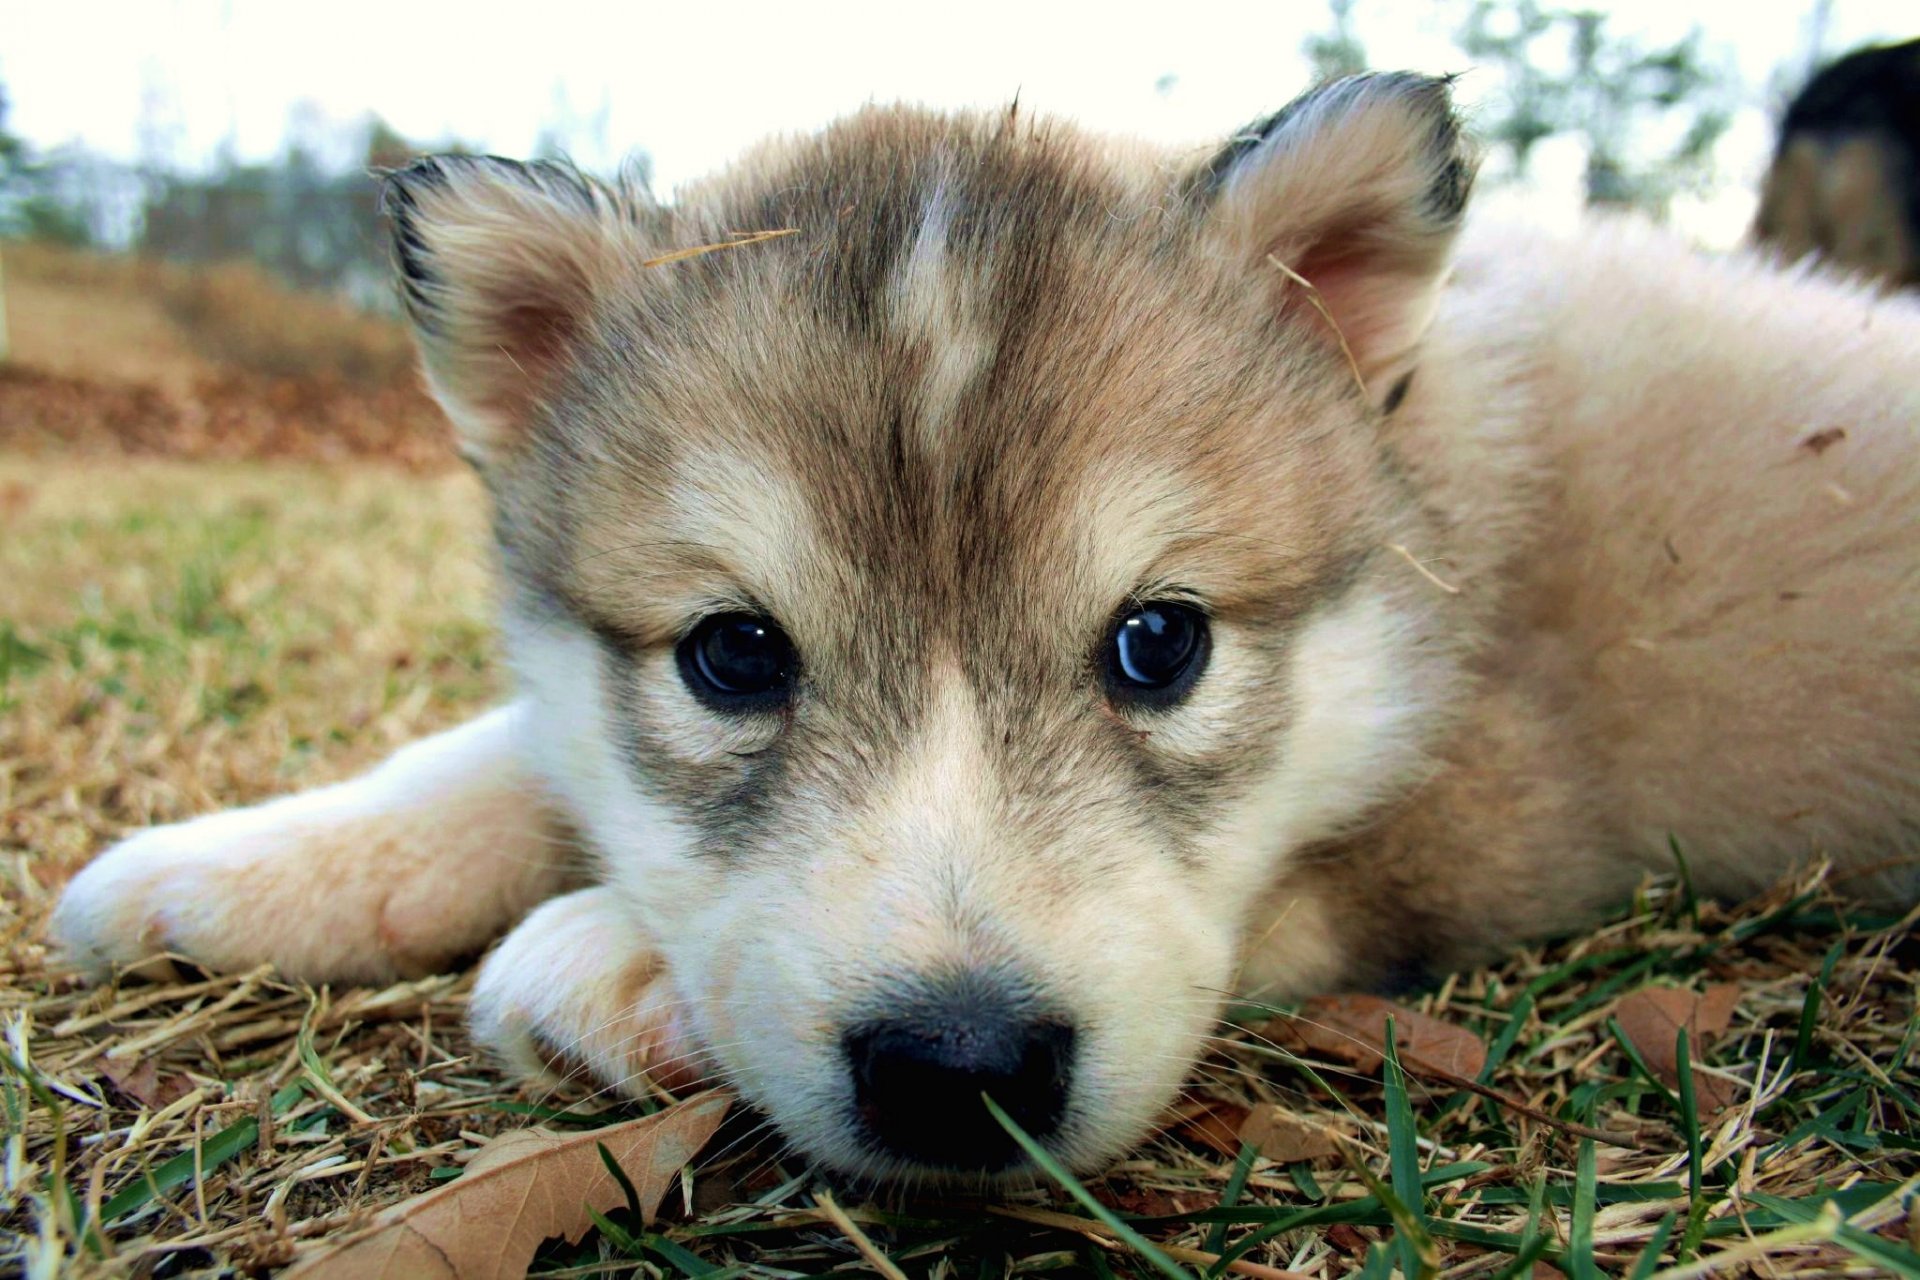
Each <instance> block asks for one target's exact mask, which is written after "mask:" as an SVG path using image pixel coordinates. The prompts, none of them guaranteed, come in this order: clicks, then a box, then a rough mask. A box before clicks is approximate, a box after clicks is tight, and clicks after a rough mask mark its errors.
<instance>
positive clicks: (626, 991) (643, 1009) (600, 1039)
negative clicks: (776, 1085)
mask: <svg viewBox="0 0 1920 1280" xmlns="http://www.w3.org/2000/svg"><path fill="white" fill-rule="evenodd" d="M684 1012H685V1010H684V1006H683V1004H682V1002H681V1000H680V998H679V997H678V995H677V994H676V993H675V991H674V987H673V983H672V981H671V980H670V979H669V977H668V976H667V972H666V967H665V964H664V962H663V961H662V958H661V956H660V953H659V952H658V951H657V950H656V949H655V948H654V946H653V943H652V940H651V939H649V938H648V937H647V936H646V934H645V933H644V932H643V931H642V930H641V929H640V927H639V926H638V925H636V924H635V923H634V921H633V918H632V913H630V912H629V911H627V910H626V909H625V908H624V907H623V906H622V905H621V903H620V899H619V896H618V894H617V893H616V892H615V891H614V890H612V889H610V888H607V887H605V886H599V887H595V888H591V889H581V890H579V891H577V892H574V893H569V894H567V895H565V896H564V897H559V898H555V899H553V900H552V901H551V902H548V903H545V904H543V905H542V906H541V907H539V908H538V909H537V910H535V911H534V912H533V913H532V914H531V915H529V916H528V917H527V918H526V919H525V920H523V921H521V923H520V925H519V927H518V928H516V929H515V930H514V931H513V932H512V933H510V934H508V935H507V938H506V941H504V942H502V943H501V944H500V945H499V946H498V947H497V948H495V949H494V951H493V953H492V954H491V955H489V956H488V957H487V959H486V963H485V964H483V965H482V966H481V968H480V978H479V981H478V982H476V983H475V984H474V990H473V1003H472V1007H471V1015H470V1016H471V1021H472V1023H473V1033H474V1038H475V1039H476V1040H478V1041H479V1042H480V1043H481V1044H482V1045H483V1046H485V1047H486V1048H487V1049H489V1050H491V1051H492V1052H493V1053H494V1054H495V1055H496V1056H498V1057H499V1058H501V1059H502V1060H503V1061H504V1062H505V1063H506V1064H507V1066H508V1067H509V1068H510V1069H511V1070H513V1071H514V1072H515V1073H516V1074H518V1075H520V1076H522V1077H523V1078H526V1079H530V1080H549V1081H551V1080H554V1079H556V1078H574V1079H584V1080H587V1081H591V1082H592V1083H593V1084H594V1085H595V1086H597V1087H599V1088H604V1089H611V1090H614V1091H616V1092H619V1093H625V1094H628V1095H631V1096H634V1097H645V1096H646V1094H647V1093H648V1086H649V1082H651V1083H653V1084H657V1085H659V1086H661V1087H663V1088H669V1089H678V1088H682V1087H684V1086H686V1085H690V1084H693V1083H695V1082H697V1081H698V1080H699V1079H700V1078H701V1077H702V1076H703V1075H705V1074H707V1070H706V1067H705V1064H704V1063H703V1062H702V1061H701V1059H700V1057H699V1054H698V1051H697V1050H696V1049H695V1048H694V1046H693V1043H692V1041H691V1039H690V1038H689V1036H688V1034H687V1030H686V1019H685V1018H684V1016H683V1015H684Z"/></svg>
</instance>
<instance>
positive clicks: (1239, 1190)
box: [1206, 1142, 1260, 1253]
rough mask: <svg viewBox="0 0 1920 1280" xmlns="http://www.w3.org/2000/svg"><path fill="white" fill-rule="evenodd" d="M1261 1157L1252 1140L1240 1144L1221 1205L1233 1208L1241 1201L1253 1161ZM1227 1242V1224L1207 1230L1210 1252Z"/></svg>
mask: <svg viewBox="0 0 1920 1280" xmlns="http://www.w3.org/2000/svg"><path fill="white" fill-rule="evenodd" d="M1259 1158H1260V1152H1259V1151H1258V1150H1257V1149H1256V1148H1255V1147H1254V1145H1253V1144H1252V1143H1250V1142H1243V1143H1241V1144H1240V1154H1239V1156H1238V1157H1237V1158H1235V1160H1234V1162H1233V1172H1232V1173H1230V1174H1228V1175H1227V1186H1226V1190H1224V1191H1222V1192H1221V1193H1220V1207H1221V1208H1222V1209H1231V1208H1233V1207H1234V1206H1235V1205H1237V1204H1239V1203H1240V1197H1241V1195H1242V1194H1244V1193H1245V1191H1246V1189H1247V1179H1248V1178H1250V1177H1252V1176H1253V1162H1254V1161H1255V1160H1257V1159H1259ZM1226 1244H1227V1224H1226V1223H1224V1222H1216V1223H1214V1224H1213V1230H1211V1231H1209V1232H1207V1244H1206V1249H1207V1252H1208V1253H1218V1252H1220V1250H1222V1249H1224V1248H1225V1247H1226Z"/></svg>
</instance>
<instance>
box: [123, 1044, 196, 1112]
mask: <svg viewBox="0 0 1920 1280" xmlns="http://www.w3.org/2000/svg"><path fill="white" fill-rule="evenodd" d="M100 1074H101V1075H103V1076H105V1077H106V1078H107V1079H109V1080H111V1081H113V1087H114V1088H116V1089H118V1090H119V1091H120V1092H121V1093H124V1094H126V1095H127V1096H128V1097H129V1098H132V1099H133V1100H134V1101H135V1102H137V1103H139V1104H140V1105H141V1106H143V1107H146V1108H147V1109H148V1110H151V1111H161V1110H164V1109H166V1108H167V1107H169V1106H171V1105H173V1104H174V1103H176V1102H178V1101H180V1099H182V1098H184V1097H186V1096H187V1095H188V1094H190V1093H192V1092H193V1081H191V1080H189V1079H187V1077H185V1076H183V1075H180V1074H178V1073H172V1074H168V1075H164V1076H163V1075H161V1074H160V1066H159V1064H158V1063H157V1062H156V1061H154V1059H152V1058H142V1059H140V1061H139V1062H137V1063H135V1064H134V1065H132V1066H131V1067H129V1066H127V1065H126V1064H125V1063H124V1062H121V1061H118V1060H116V1059H114V1058H111V1057H109V1058H107V1059H105V1061H103V1062H102V1063H101V1067H100Z"/></svg>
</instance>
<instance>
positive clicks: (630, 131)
mask: <svg viewBox="0 0 1920 1280" xmlns="http://www.w3.org/2000/svg"><path fill="white" fill-rule="evenodd" d="M9 9H10V12H9V14H8V16H7V20H6V22H5V27H4V31H0V237H3V238H4V244H3V245H0V272H3V273H4V274H3V275H0V280H4V296H5V312H4V317H5V330H4V331H5V335H6V336H5V338H4V339H0V343H4V347H0V350H4V351H5V353H6V355H7V357H8V375H9V376H8V378H7V380H6V382H5V383H4V384H0V392H3V393H0V433H3V434H4V437H5V438H6V439H7V440H9V441H12V442H15V443H20V442H22V441H23V440H25V441H27V442H31V440H32V439H38V438H41V437H47V436H53V437H63V438H68V440H69V442H71V438H72V437H75V436H78V435H85V434H87V432H88V431H90V430H93V429H95V428H99V429H102V430H105V431H106V432H107V433H108V434H113V435H115V436H116V437H118V438H122V442H123V443H124V442H125V441H126V439H131V440H132V442H133V443H134V444H135V445H136V446H138V445H139V443H140V441H141V439H142V438H143V437H146V436H151V437H153V439H154V441H156V442H157V441H159V440H160V439H162V438H165V439H166V440H170V441H173V442H175V444H178V443H179V441H180V440H181V439H190V440H191V441H192V442H193V443H194V444H195V447H198V448H202V449H210V450H214V451H216V452H217V451H222V450H226V451H231V452H237V453H246V452H251V451H257V450H259V449H263V448H266V449H271V448H274V447H276V441H277V447H280V448H282V449H285V450H291V451H295V452H298V451H300V450H301V449H317V450H319V451H320V452H323V453H324V452H329V451H332V452H338V451H342V450H344V451H355V450H362V449H375V450H379V449H388V450H391V451H396V452H398V453H399V454H401V455H408V454H409V450H415V451H419V450H424V451H425V452H427V453H432V452H434V451H435V449H437V448H438V445H437V444H431V443H422V442H423V441H425V442H433V441H437V435H436V433H435V432H434V431H433V430H430V429H425V430H417V429H416V428H417V427H419V423H418V422H416V419H420V418H421V415H422V414H423V413H425V414H426V416H425V418H424V419H423V420H424V421H426V422H428V423H431V422H432V418H431V414H430V413H428V412H427V411H425V409H424V406H423V405H421V404H420V403H419V402H418V398H417V396H416V395H415V394H414V393H413V391H412V380H411V375H410V372H409V367H408V365H409V361H408V353H407V349H406V345H405V343H404V342H403V341H402V340H401V338H400V335H399V333H398V331H397V330H396V329H395V328H394V326H393V324H392V323H391V319H390V317H391V313H392V295H391V292H390V290H389V288H388V285H387V281H386V272H385V257H384V249H383V246H382V241H381V237H380V234H379V228H378V214H377V208H376V205H377V200H376V194H375V186H374V184H373V182H372V180H371V178H370V172H371V171H372V170H375V169H378V168H380V167H382V166H390V165H395V164H399V163H403V162H404V161H405V160H406V159H407V158H408V157H409V156H411V155H413V154H416V153H418V152H420V151H422V150H477V151H490V152H497V153H502V154H507V155H514V156H568V157H571V158H572V159H574V160H575V161H576V162H578V163H579V164H581V165H582V166H584V167H586V168H588V169H590V170H599V171H605V170H609V169H612V168H614V167H617V166H621V165H628V166H633V167H637V168H638V169H639V170H640V171H642V172H643V173H646V174H648V175H649V176H650V177H651V180H652V182H653V184H654V186H655V189H656V190H657V191H659V192H660V193H661V194H662V195H668V194H670V193H671V190H672V189H673V187H674V186H676V185H677V184H679V183H682V182H684V181H686V180H688V179H690V178H693V177H696V176H698V175H699V174H701V173H702V172H704V171H706V170H709V169H712V168H714V167H716V166H718V165H720V164H723V163H724V162H725V161H726V160H727V159H728V158H729V157H730V156H731V155H733V154H734V153H735V152H737V151H738V150H740V149H741V148H742V147H744V146H745V145H747V144H749V143H750V142H752V141H753V140H754V139H756V138H757V137H759V136H761V135H763V134H765V133H767V132H770V131H780V130H803V129H807V128H811V127H814V126H816V125H819V124H821V123H823V122H825V121H827V120H828V119H830V118H832V117H833V116H835V115H837V114H840V113H842V112H845V111H847V110H850V109H852V108H855V107H857V106H859V105H860V104H862V103H863V102H867V101H870V100H879V101H886V100H892V99H908V100H918V101H924V102H929V103H933V104H936V105H941V106H962V105H975V106H991V105H995V104H1002V103H1004V102H1006V101H1007V100H1008V99H1010V98H1011V97H1012V96H1013V95H1014V94H1015V93H1018V94H1019V95H1020V98H1021V101H1022V102H1023V103H1026V104H1030V105H1031V106H1033V107H1034V108H1036V109H1039V110H1044V111H1050V112H1055V113H1060V114H1064V115H1068V116H1073V117H1077V118H1079V119H1082V120H1084V121H1086V122H1088V123H1090V124H1092V125H1094V126H1096V127H1099V128H1103V129H1110V130H1117V131H1125V132H1132V133H1137V134H1143V135H1146V136H1149V137H1153V138H1156V139H1159V140H1163V141H1167V142H1172V143H1179V144H1191V145H1193V146H1195V147H1196V148H1204V147H1206V146H1207V145H1209V143H1210V141H1211V140H1212V139H1216V138H1218V137H1219V136H1221V135H1222V134H1224V133H1225V132H1226V131H1228V130H1229V129H1231V128H1232V127H1234V126H1235V125H1236V124H1238V123H1240V122H1243V121H1245V120H1248V119H1251V118H1253V117H1255V116H1257V115H1259V114H1261V113H1263V112H1265V111H1268V110H1271V109H1272V108H1273V107H1274V106H1276V105H1277V104H1279V103H1282V102H1284V101H1285V100H1286V99H1288V98H1289V97H1290V96H1292V95H1293V94H1294V93H1296V92H1298V91H1299V90H1300V89H1302V88H1303V87H1305V86H1306V85H1308V84H1310V83H1312V82H1313V81H1315V80H1317V79H1320V78H1324V77H1326V76H1329V75H1335V74H1340V73H1343V72H1347V71H1352V70H1358V69H1361V68H1365V67H1385V68H1402V67H1408V68H1417V69H1421V70H1427V71H1449V72H1462V73H1464V75H1463V77H1462V79H1461V81H1460V94H1461V97H1462V100H1463V102H1464V103H1465V105H1466V107H1467V110H1468V112H1469V115H1470V117H1471V119H1472V121H1473V123H1474V125H1475V127H1476V129H1477V130H1478V132H1479V133H1480V135H1481V136H1482V137H1483V138H1484V139H1485V141H1486V143H1487V147H1488V156H1487V165H1486V170H1485V177H1484V179H1483V186H1482V191H1483V193H1486V194H1485V195H1484V196H1483V198H1490V199H1504V200H1513V201H1520V202H1523V203H1524V204H1525V205H1526V206H1527V208H1528V210H1529V212H1530V214H1531V215H1532V216H1535V217H1539V218H1545V219H1559V220H1569V219H1571V218H1572V217H1574V216H1576V215H1577V214H1578V213H1579V211H1580V210H1581V209H1582V208H1583V207H1585V206H1591V205H1601V206H1632V207H1634V208H1637V209H1640V210H1642V211H1644V212H1646V213H1647V214H1649V215H1651V216H1653V217H1655V218H1659V219H1663V220H1666V221H1669V222H1671V223H1673V224H1674V225H1676V226H1677V227H1679V228H1680V229H1681V230H1682V231H1683V232H1685V233H1686V234H1688V235H1689V236H1692V237H1694V238H1695V239H1697V240H1699V241H1701V242H1702V243H1704V244H1706V245H1709V246H1714V247H1724V246H1730V245H1732V244H1735V243H1736V242H1738V241H1740V240H1741V239H1742V238H1743V237H1744V236H1746V235H1747V234H1748V232H1749V229H1750V228H1751V226H1752V225H1753V222H1754V214H1755V209H1756V206H1757V204H1758V202H1759V199H1760V193H1761V189H1762V184H1763V178H1764V175H1765V173H1766V170H1767V167H1768V162H1769V159H1770V157H1771V156H1772V154H1773V152H1774V149H1775V146H1776V139H1777V133H1778V127H1779V124H1780V121H1781V118H1782V116H1783V113H1784V112H1785V110H1786V107H1787V104H1788V103H1789V101H1790V100H1791V99H1792V97H1793V96H1794V95H1795V94H1796V93H1797V92H1798V91H1800V90H1801V88H1802V87H1803V86H1804V85H1805V84H1806V83H1807V81H1808V79H1809V77H1810V76H1811V75H1812V74H1813V73H1814V71H1815V70H1816V69H1817V68H1819V67H1820V66H1822V65H1823V64H1826V63H1828V62H1830V61H1832V60H1833V59H1834V58H1836V57H1837V56H1839V55H1841V54H1844V53H1846V52H1848V51H1850V50H1853V49H1856V48H1859V47H1861V46H1863V45H1868V44H1873V43H1876V42H1881V43H1883V42H1889V41H1893V40H1896V39H1902V38H1910V37H1912V36H1913V35H1915V34H1916V32H1917V31H1920V15H1916V13H1915V6H1914V4H1913V3H1912V0H1781V2H1779V3H1772V4H1763V5H1755V4H1736V3H1731V2H1710V0H1667V2H1665V3H1662V2H1659V0H1631V2H1628V3H1621V4H1617V5H1612V6H1607V7H1594V8H1578V7H1566V6H1560V5H1555V4H1552V3H1541V2H1536V0H1439V2H1437V3H1403V2H1401V0H1324V2H1320V0H1290V2H1287V3H1268V4H1260V5H1251V4H1236V5H1223V4H1205V3H1188V4H1184V5H1181V6H1178V7H1177V8H1173V9H1169V8H1164V7H1161V8H1155V9H1152V10H1144V11H1141V12H1140V13H1139V14H1138V15H1129V14H1128V12H1127V11H1126V10H1124V9H1121V8H1116V7H1112V6H1105V7H1100V8H1092V7H1084V8H1079V9H1072V8H1069V7H1066V6H1044V5H1034V4H1031V3H1028V4H1017V3H1001V2H999V0H993V2H989V3H981V4H976V5H972V6H969V7H966V8H938V9H935V8H926V9H920V10H917V11H915V10H909V9H908V8H906V7H904V6H899V5H863V4H854V3H840V2H835V0H825V2H822V3H815V4H812V5H807V6H794V5H756V4H751V3H746V4H736V5H729V6H725V7H724V8H722V9H718V10H713V11H710V12H708V13H706V14H704V15H696V14H694V13H692V12H690V11H689V9H688V8H687V7H675V8H674V9H673V10H672V11H668V9H667V7H666V6H647V5H630V6H604V5H593V4H580V3H567V2H565V0H550V2H549V3H546V4H543V5H541V6H539V7H538V9H537V11H536V10H527V9H519V10H516V11H514V12H513V14H512V15H511V17H510V18H507V17H495V16H493V15H492V14H488V13H484V12H483V11H481V10H476V9H473V8H471V7H467V6H454V5H448V4H399V5H396V4H391V3H389V4H369V3H339V4H335V5H332V6H329V7H328V8H326V9H324V10H316V9H295V8H292V7H289V6H285V5H280V4H270V3H255V4H248V3H243V2H239V0H154V2H152V3H144V4H134V3H115V4H99V3H93V4H89V3H67V4H61V5H51V4H41V5H27V4H17V5H12V6H9ZM1908 74H1909V76H1915V75H1920V73H1916V72H1912V71H1909V72H1908ZM1908 92H1909V93H1912V92H1914V90H1913V81H1912V79H1909V81H1908ZM1910 109H1911V108H1909V110H1910ZM1909 159H1910V158H1909ZM1890 181H1891V180H1890ZM1908 181H1909V182H1910V183H1912V182H1920V178H1914V177H1912V176H1911V175H1909V178H1908ZM1799 247H1801V248H1804V247H1807V246H1805V245H1802V246H1799ZM28 375H34V376H33V377H29V376H28ZM23 379H24V382H23ZM263 379H264V380H265V381H262V380H263ZM26 383H31V385H30V386H29V385H25V384H26ZM263 397H264V398H265V403H262V398H263ZM275 397H278V398H277V399H275ZM89 398H91V400H93V401H98V402H99V403H91V404H89V405H86V406H81V405H80V404H79V403H78V402H79V401H80V400H87V399H89ZM289 414H293V415H296V416H297V415H302V414H304V415H305V421H304V422H299V421H296V422H289V421H287V419H288V416H289Z"/></svg>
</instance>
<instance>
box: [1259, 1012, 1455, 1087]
mask: <svg viewBox="0 0 1920 1280" xmlns="http://www.w3.org/2000/svg"><path fill="white" fill-rule="evenodd" d="M1389 1017H1391V1018H1392V1019H1393V1041H1394V1047H1395V1048H1396V1049H1397V1050H1399V1053H1400V1065H1402V1066H1403V1067H1405V1068H1406V1069H1407V1070H1408V1071H1410V1072H1412V1073H1413V1074H1414V1075H1417V1076H1428V1077H1434V1078H1438V1079H1442V1080H1444V1079H1446V1078H1448V1077H1450V1076H1457V1077H1462V1078H1464V1079H1468V1080H1472V1079H1474V1078H1475V1077H1477V1076H1478V1075H1479V1074H1480V1070H1481V1068H1482V1067H1484V1066H1486V1065H1487V1047H1486V1046H1485V1045H1483V1044H1481V1043H1480V1038H1479V1037H1478V1036H1476V1035H1474V1034H1473V1033H1472V1032H1469V1031H1463V1030H1461V1029H1460V1028H1459V1027H1456V1026H1454V1025H1453V1024H1451V1023H1447V1022H1442V1021H1440V1019H1438V1018H1430V1017H1428V1016H1427V1015H1426V1014H1424V1013H1416V1012H1414V1011H1413V1010H1412V1009H1408V1008H1404V1007H1403V1006H1401V1005H1397V1004H1395V1003H1393V1001H1391V1000H1382V999H1381V998H1380V997H1379V996H1316V997H1314V998H1313V999H1311V1000H1309V1001H1307V1002H1306V1003H1305V1004H1304V1005H1302V1006H1301V1007H1300V1013H1299V1016H1297V1017H1295V1018H1291V1019H1288V1020H1287V1021H1286V1022H1285V1023H1283V1024H1282V1027H1283V1028H1284V1030H1285V1031H1286V1033H1287V1038H1289V1039H1291V1040H1293V1041H1294V1042H1296V1043H1298V1044H1300V1045H1301V1046H1302V1047H1304V1048H1305V1049H1306V1050H1308V1051H1309V1052H1311V1053H1317V1054H1321V1055H1323V1056H1325V1057H1329V1058H1335V1059H1338V1060H1339V1061H1341V1062H1347V1063H1351V1064H1352V1065H1353V1067H1354V1068H1355V1069H1356V1070H1358V1071H1361V1072H1364V1073H1365V1074H1368V1075H1372V1074H1373V1073H1374V1072H1376V1071H1378V1070H1379V1069H1380V1062H1381V1060H1382V1059H1383V1058H1384V1057H1385V1056H1386V1051H1387V1019H1388V1018H1389Z"/></svg>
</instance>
